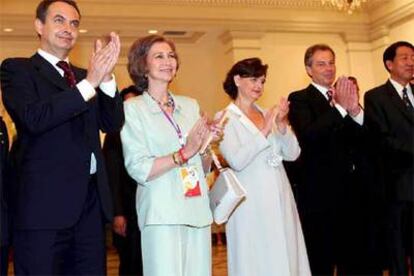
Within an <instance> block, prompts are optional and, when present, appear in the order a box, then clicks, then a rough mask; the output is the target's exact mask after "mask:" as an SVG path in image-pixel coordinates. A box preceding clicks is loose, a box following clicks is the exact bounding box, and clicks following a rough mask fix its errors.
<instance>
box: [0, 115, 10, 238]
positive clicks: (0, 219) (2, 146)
mask: <svg viewBox="0 0 414 276" xmlns="http://www.w3.org/2000/svg"><path fill="white" fill-rule="evenodd" d="M8 152H9V138H8V136H7V128H6V124H5V123H4V121H3V118H2V117H1V116H0V245H1V246H3V245H6V244H8V243H9V237H10V235H9V232H10V231H9V210H8V209H9V207H8V205H9V197H10V194H9V189H10V183H9V181H8V177H7V176H8V175H7V174H8V158H7V156H8Z"/></svg>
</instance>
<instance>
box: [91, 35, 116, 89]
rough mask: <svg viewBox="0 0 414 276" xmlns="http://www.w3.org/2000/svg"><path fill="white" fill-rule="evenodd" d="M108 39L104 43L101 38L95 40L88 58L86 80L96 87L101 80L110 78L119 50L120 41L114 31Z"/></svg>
mask: <svg viewBox="0 0 414 276" xmlns="http://www.w3.org/2000/svg"><path fill="white" fill-rule="evenodd" d="M108 40H109V41H108V44H106V45H104V42H103V41H102V39H98V40H96V41H95V47H94V49H93V51H92V55H91V58H90V60H89V66H88V73H87V76H86V80H87V81H88V82H89V83H90V84H91V85H92V86H93V87H94V88H96V87H98V86H99V84H100V83H101V82H107V81H110V80H111V79H112V72H113V70H114V67H115V64H116V63H117V61H118V57H119V53H120V52H121V42H120V40H119V36H118V35H117V34H116V33H114V32H111V33H110V34H109V36H108Z"/></svg>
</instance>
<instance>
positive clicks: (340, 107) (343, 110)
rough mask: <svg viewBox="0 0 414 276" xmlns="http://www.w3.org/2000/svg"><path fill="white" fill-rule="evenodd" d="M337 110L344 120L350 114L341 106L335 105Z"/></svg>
mask: <svg viewBox="0 0 414 276" xmlns="http://www.w3.org/2000/svg"><path fill="white" fill-rule="evenodd" d="M335 108H336V109H337V110H338V111H339V113H341V115H342V118H345V116H346V115H347V114H348V112H346V110H345V108H343V107H342V106H340V105H339V104H335Z"/></svg>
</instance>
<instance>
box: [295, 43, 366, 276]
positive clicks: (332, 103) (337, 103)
mask: <svg viewBox="0 0 414 276" xmlns="http://www.w3.org/2000/svg"><path fill="white" fill-rule="evenodd" d="M304 62H305V68H306V72H307V74H308V75H309V76H310V77H311V78H312V83H311V84H310V85H309V86H308V87H307V88H305V89H303V90H300V91H296V92H293V93H291V94H290V95H289V101H290V112H289V120H290V123H291V125H292V128H293V130H294V131H295V133H296V135H297V138H298V140H299V144H300V146H301V149H302V152H301V156H300V158H299V161H298V163H297V164H296V166H295V173H296V174H297V176H296V181H297V183H296V185H297V186H296V190H297V201H298V210H299V213H300V216H301V219H302V225H303V232H304V236H305V242H306V245H307V250H308V257H309V262H310V266H311V270H312V274H313V275H333V272H334V265H335V264H337V263H338V262H339V261H340V260H339V258H338V255H337V254H336V253H337V251H338V249H337V245H338V241H339V240H338V231H337V230H338V228H339V227H338V226H339V225H340V218H339V217H338V216H339V214H340V213H341V211H340V210H341V208H342V205H343V204H348V203H347V202H343V199H342V195H343V194H344V192H345V189H346V187H347V184H348V181H350V179H352V177H351V175H350V174H351V173H352V172H353V171H354V170H355V163H354V162H353V160H352V158H351V155H350V147H349V143H348V142H349V141H355V140H356V139H357V138H354V133H355V134H357V133H359V132H360V130H361V129H362V127H361V125H362V122H363V112H362V110H361V108H360V105H359V104H358V95H357V91H356V87H355V85H354V84H353V83H352V81H350V80H348V78H346V77H341V78H339V80H338V81H337V85H336V89H335V88H334V87H332V86H333V83H334V81H335V74H336V67H335V53H334V51H333V50H332V49H331V48H330V47H329V46H328V45H324V44H316V45H313V46H311V47H309V48H308V49H307V50H306V53H305V58H304ZM345 137H346V138H345ZM341 238H343V237H341ZM344 263H345V261H344Z"/></svg>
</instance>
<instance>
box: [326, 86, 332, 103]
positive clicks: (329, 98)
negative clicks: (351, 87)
mask: <svg viewBox="0 0 414 276" xmlns="http://www.w3.org/2000/svg"><path fill="white" fill-rule="evenodd" d="M332 94H333V92H332V90H331V89H329V90H328V91H326V95H327V96H328V102H329V104H331V102H332Z"/></svg>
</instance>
